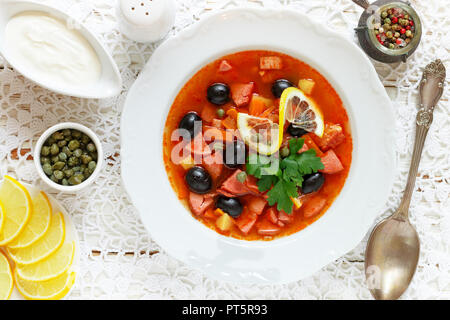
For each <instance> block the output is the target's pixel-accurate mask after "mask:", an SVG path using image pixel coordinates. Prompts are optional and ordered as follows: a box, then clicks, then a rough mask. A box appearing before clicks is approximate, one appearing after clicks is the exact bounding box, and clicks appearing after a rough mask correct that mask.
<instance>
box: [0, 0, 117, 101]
mask: <svg viewBox="0 0 450 320" xmlns="http://www.w3.org/2000/svg"><path fill="white" fill-rule="evenodd" d="M26 11H39V12H44V13H46V14H49V15H51V16H53V17H55V18H57V19H61V20H62V21H65V22H66V23H67V26H68V27H72V28H76V29H77V31H78V32H79V33H80V34H81V35H82V36H83V37H84V38H85V39H86V40H87V41H88V42H89V44H90V45H91V46H92V48H93V49H94V51H95V52H96V54H97V56H98V58H99V60H100V63H101V69H102V71H101V76H100V79H98V80H97V81H96V82H95V83H94V84H89V85H84V86H71V85H64V84H61V83H55V82H53V81H47V80H45V79H41V78H40V77H38V76H37V75H36V74H33V73H31V72H30V71H29V70H27V68H25V67H24V66H23V65H22V64H21V63H20V62H19V61H18V60H17V57H16V56H15V55H14V54H13V53H12V52H11V50H8V47H7V46H6V45H5V43H6V41H5V38H6V37H5V31H6V26H7V24H8V22H9V21H10V19H11V18H12V17H14V16H16V15H18V14H20V13H22V12H26ZM0 53H1V54H2V55H3V56H4V57H5V59H6V60H7V61H8V62H9V64H10V65H11V66H12V67H13V68H14V69H15V70H17V71H18V72H20V73H21V74H22V75H23V76H25V77H26V78H28V79H30V80H31V81H33V82H35V83H36V84H38V85H40V86H42V87H44V88H47V89H49V90H52V91H54V92H57V93H61V94H65V95H69V96H73V97H79V98H98V99H101V98H108V97H112V96H115V95H117V94H119V93H120V91H121V89H122V78H121V76H120V72H119V69H118V67H117V65H116V63H115V62H114V60H113V58H112V56H111V55H110V54H109V53H108V51H107V50H106V48H105V47H104V46H103V45H102V44H101V43H100V41H99V40H98V39H97V38H96V37H95V35H94V34H93V33H92V32H90V31H89V29H87V28H86V27H85V26H83V25H82V24H80V23H78V22H76V21H75V19H73V18H72V17H70V16H69V15H68V14H66V13H64V12H62V11H59V10H57V9H55V8H53V7H50V6H47V5H44V4H40V3H35V2H28V1H21V0H18V1H16V0H14V1H13V0H2V1H0Z"/></svg>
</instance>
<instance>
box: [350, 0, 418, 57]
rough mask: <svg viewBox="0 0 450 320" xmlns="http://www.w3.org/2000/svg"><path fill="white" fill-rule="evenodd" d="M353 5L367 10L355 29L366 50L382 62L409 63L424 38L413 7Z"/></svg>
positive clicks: (388, 0) (360, 0) (363, 1)
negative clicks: (407, 60)
mask: <svg viewBox="0 0 450 320" xmlns="http://www.w3.org/2000/svg"><path fill="white" fill-rule="evenodd" d="M353 1H354V2H355V3H357V4H358V5H361V6H362V7H363V8H365V11H364V12H363V14H362V15H361V18H360V20H359V23H358V27H357V28H356V29H355V30H356V32H357V35H358V40H359V43H360V45H361V47H362V48H363V50H364V51H365V52H366V53H367V54H368V55H369V56H370V57H372V58H373V59H375V60H378V61H381V62H386V63H394V62H399V61H403V62H406V59H407V58H408V57H409V56H411V54H413V52H414V51H415V50H416V49H417V47H418V45H419V42H420V38H421V36H422V25H421V22H420V18H419V15H418V14H417V12H416V11H415V10H414V9H413V8H412V7H411V5H410V4H409V3H408V2H402V1H392V0H378V1H376V2H374V3H372V4H369V3H368V2H367V0H353Z"/></svg>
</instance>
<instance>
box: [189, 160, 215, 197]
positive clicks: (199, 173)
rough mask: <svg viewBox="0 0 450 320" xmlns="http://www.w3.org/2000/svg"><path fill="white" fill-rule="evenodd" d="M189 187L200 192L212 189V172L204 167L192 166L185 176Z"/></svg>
mask: <svg viewBox="0 0 450 320" xmlns="http://www.w3.org/2000/svg"><path fill="white" fill-rule="evenodd" d="M184 178H185V180H186V182H187V184H188V187H189V189H190V190H191V191H192V192H195V193H198V194H205V193H208V192H209V191H211V188H212V179H211V176H210V174H209V173H208V172H207V171H206V170H205V169H203V168H202V167H197V166H196V167H192V168H191V169H189V171H188V172H187V173H186V176H185V177H184Z"/></svg>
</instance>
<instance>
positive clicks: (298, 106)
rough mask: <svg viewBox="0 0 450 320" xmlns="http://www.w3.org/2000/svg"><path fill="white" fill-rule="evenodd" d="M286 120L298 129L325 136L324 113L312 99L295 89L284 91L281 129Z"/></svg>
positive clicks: (281, 107)
mask: <svg viewBox="0 0 450 320" xmlns="http://www.w3.org/2000/svg"><path fill="white" fill-rule="evenodd" d="M285 120H287V121H288V122H290V123H292V124H293V125H294V126H295V127H297V128H302V129H304V130H306V131H308V132H313V133H314V134H315V135H317V136H319V137H322V136H323V130H324V128H325V125H324V122H323V114H322V111H321V110H320V109H319V108H318V107H317V105H316V103H315V102H314V101H313V100H312V99H311V98H308V97H306V96H305V95H304V94H303V92H302V91H301V90H299V89H297V88H294V87H291V88H287V89H286V90H284V91H283V94H282V95H281V98H280V128H281V127H283V128H284V121H285ZM281 124H283V126H281Z"/></svg>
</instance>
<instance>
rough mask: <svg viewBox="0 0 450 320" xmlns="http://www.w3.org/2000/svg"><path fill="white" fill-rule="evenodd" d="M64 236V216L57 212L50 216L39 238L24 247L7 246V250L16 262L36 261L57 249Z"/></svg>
mask: <svg viewBox="0 0 450 320" xmlns="http://www.w3.org/2000/svg"><path fill="white" fill-rule="evenodd" d="M64 237H65V228H64V217H63V215H62V213H58V214H56V215H54V216H53V217H52V218H51V223H50V227H49V228H48V230H47V232H46V233H45V235H44V236H43V237H42V238H41V239H39V240H38V241H36V242H35V243H33V244H32V245H31V246H28V247H26V248H20V249H11V248H8V249H7V251H8V253H9V255H10V257H11V259H13V260H14V262H16V263H18V264H32V263H37V262H39V261H41V260H44V259H45V258H47V257H48V256H49V255H51V254H52V253H53V252H55V251H56V250H58V249H59V247H61V245H62V244H63V242H64Z"/></svg>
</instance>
